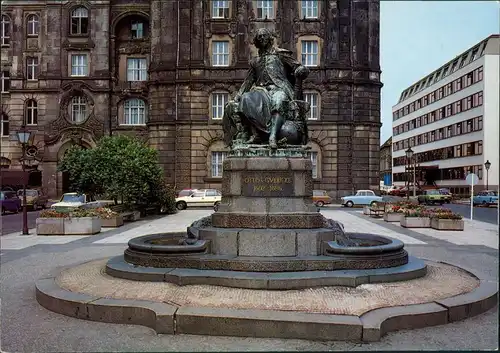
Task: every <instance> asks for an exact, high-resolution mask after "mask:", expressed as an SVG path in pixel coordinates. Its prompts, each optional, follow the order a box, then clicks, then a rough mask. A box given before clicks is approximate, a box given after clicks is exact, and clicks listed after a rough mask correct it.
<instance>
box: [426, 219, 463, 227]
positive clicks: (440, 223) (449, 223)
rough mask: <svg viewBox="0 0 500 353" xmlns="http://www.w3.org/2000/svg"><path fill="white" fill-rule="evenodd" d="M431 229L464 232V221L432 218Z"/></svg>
mask: <svg viewBox="0 0 500 353" xmlns="http://www.w3.org/2000/svg"><path fill="white" fill-rule="evenodd" d="M431 228H432V229H437V230H464V220H463V219H439V218H432V219H431Z"/></svg>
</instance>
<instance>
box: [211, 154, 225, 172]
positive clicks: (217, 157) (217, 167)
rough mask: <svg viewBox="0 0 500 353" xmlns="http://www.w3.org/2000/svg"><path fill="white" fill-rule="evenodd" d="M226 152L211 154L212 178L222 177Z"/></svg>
mask: <svg viewBox="0 0 500 353" xmlns="http://www.w3.org/2000/svg"><path fill="white" fill-rule="evenodd" d="M225 156H226V152H212V178H221V177H222V163H223V162H224V157H225Z"/></svg>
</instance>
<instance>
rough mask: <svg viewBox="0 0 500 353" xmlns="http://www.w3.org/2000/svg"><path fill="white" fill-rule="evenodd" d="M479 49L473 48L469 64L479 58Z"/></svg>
mask: <svg viewBox="0 0 500 353" xmlns="http://www.w3.org/2000/svg"><path fill="white" fill-rule="evenodd" d="M478 54H479V47H477V48H475V49H474V50H473V51H472V54H471V56H470V62H473V61H474V60H476V59H477V58H478V57H479V55H478Z"/></svg>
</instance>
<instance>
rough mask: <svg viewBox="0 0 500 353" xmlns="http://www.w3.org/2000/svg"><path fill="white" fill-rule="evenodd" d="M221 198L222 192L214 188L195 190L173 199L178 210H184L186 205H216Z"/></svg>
mask: <svg viewBox="0 0 500 353" xmlns="http://www.w3.org/2000/svg"><path fill="white" fill-rule="evenodd" d="M221 199H222V194H221V193H220V191H219V190H215V189H201V190H195V192H194V193H192V194H191V195H189V196H181V197H177V198H176V199H175V205H176V207H177V209H178V210H185V209H186V208H187V207H193V206H194V207H204V206H206V207H214V209H215V210H217V207H218V206H219V204H220V201H221Z"/></svg>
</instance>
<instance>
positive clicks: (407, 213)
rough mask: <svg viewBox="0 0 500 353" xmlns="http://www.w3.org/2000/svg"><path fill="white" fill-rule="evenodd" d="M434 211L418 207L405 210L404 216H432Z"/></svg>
mask: <svg viewBox="0 0 500 353" xmlns="http://www.w3.org/2000/svg"><path fill="white" fill-rule="evenodd" d="M431 215H432V213H430V212H429V211H428V210H426V209H423V208H418V209H411V210H405V211H404V216H405V217H422V218H423V217H431Z"/></svg>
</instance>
